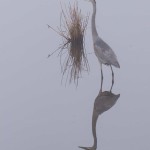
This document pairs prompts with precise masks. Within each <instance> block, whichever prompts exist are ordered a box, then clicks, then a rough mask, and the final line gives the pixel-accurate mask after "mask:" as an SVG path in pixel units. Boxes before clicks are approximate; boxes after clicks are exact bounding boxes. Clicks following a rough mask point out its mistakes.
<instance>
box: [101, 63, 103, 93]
mask: <svg viewBox="0 0 150 150" xmlns="http://www.w3.org/2000/svg"><path fill="white" fill-rule="evenodd" d="M102 86H103V69H102V64H101V88H100V92H102Z"/></svg>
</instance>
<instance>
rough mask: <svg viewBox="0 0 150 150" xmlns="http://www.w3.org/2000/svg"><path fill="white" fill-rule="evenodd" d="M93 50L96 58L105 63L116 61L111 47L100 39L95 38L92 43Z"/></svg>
mask: <svg viewBox="0 0 150 150" xmlns="http://www.w3.org/2000/svg"><path fill="white" fill-rule="evenodd" d="M94 50H95V53H96V56H97V57H98V59H100V60H101V62H103V63H106V64H114V63H116V62H118V61H117V57H116V55H115V53H114V51H113V50H112V49H111V47H110V46H109V45H108V44H107V43H105V42H104V41H102V40H97V41H96V42H95V43H94Z"/></svg>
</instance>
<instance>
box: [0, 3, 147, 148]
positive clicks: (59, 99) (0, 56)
mask: <svg viewBox="0 0 150 150" xmlns="http://www.w3.org/2000/svg"><path fill="white" fill-rule="evenodd" d="M61 2H62V4H63V5H64V4H68V3H69V2H70V3H72V2H74V0H70V1H69V0H61ZM78 2H79V7H80V8H82V13H83V14H86V13H90V14H91V12H92V5H91V3H89V2H87V1H84V0H80V1H78ZM149 6H150V1H149V0H142V1H140V0H125V1H120V0H113V1H112V0H97V17H96V24H97V29H98V33H99V35H100V36H101V37H102V38H103V39H104V40H105V41H106V42H107V43H108V44H109V45H110V46H111V47H112V49H113V50H114V51H115V53H116V54H117V56H118V60H119V62H120V65H121V69H116V68H115V69H114V72H115V85H114V87H113V92H114V93H115V94H118V93H120V94H121V96H120V98H119V100H118V102H117V103H116V105H115V106H114V107H113V108H112V109H111V110H109V111H108V112H105V113H104V114H103V115H102V116H100V117H99V120H98V123H97V134H98V149H103V150H119V149H121V150H127V149H128V150H142V149H143V150H144V149H145V150H148V149H150V142H149V140H150V130H149V127H150V119H149V114H150V109H149V105H150V92H149V89H150V88H149V83H150V69H149V68H150V67H149V66H150V59H149V58H150V44H149V43H150V9H149ZM59 15H60V2H59V1H56V0H26V1H20V0H0V18H1V20H0V43H1V44H0V149H1V150H48V149H54V150H59V149H61V150H69V149H70V150H77V149H78V147H77V146H79V145H82V146H91V145H92V143H93V138H92V131H91V119H92V110H93V103H94V100H95V97H96V96H97V94H98V91H99V88H100V66H99V63H98V60H97V58H96V57H95V55H94V53H93V54H91V55H88V58H89V64H90V67H91V70H90V73H89V74H87V73H83V78H82V79H81V80H79V86H78V88H76V87H75V86H74V85H73V84H71V85H68V86H66V87H65V84H63V85H61V73H60V66H59V58H58V57H57V55H56V54H55V55H53V56H52V57H51V58H50V59H47V58H46V57H47V55H48V54H49V53H50V52H53V51H54V50H55V49H56V48H57V47H58V45H59V44H60V42H61V38H60V37H59V36H58V35H57V34H56V33H55V32H53V31H52V30H50V29H48V28H47V25H46V24H49V25H51V26H53V27H57V26H59V20H60V18H59ZM90 21H91V20H89V24H88V28H87V32H86V49H87V51H88V52H93V47H92V38H91V37H92V36H91V23H90ZM103 71H104V90H108V89H109V88H110V83H111V72H110V69H109V68H108V67H104V70H103Z"/></svg>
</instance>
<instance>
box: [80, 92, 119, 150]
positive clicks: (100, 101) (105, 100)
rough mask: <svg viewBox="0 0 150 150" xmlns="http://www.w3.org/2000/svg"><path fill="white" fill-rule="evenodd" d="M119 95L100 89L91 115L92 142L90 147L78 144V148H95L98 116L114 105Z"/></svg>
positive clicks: (89, 149)
mask: <svg viewBox="0 0 150 150" xmlns="http://www.w3.org/2000/svg"><path fill="white" fill-rule="evenodd" d="M119 97H120V94H117V95H115V94H113V93H112V92H109V91H104V92H101V91H100V93H99V94H98V96H97V97H96V99H95V102H94V108H93V116H92V134H93V138H94V144H93V146H92V147H82V146H79V148H82V149H85V150H96V149H97V135H96V123H97V119H98V116H99V115H100V114H102V113H103V112H105V111H107V110H109V109H110V108H111V107H112V106H114V104H115V103H116V102H117V100H118V98H119Z"/></svg>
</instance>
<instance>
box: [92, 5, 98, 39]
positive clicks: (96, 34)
mask: <svg viewBox="0 0 150 150" xmlns="http://www.w3.org/2000/svg"><path fill="white" fill-rule="evenodd" d="M92 4H93V14H92V20H91V23H92V36H93V41H95V40H96V39H97V37H98V33H97V30H96V25H95V17H96V3H92Z"/></svg>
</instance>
